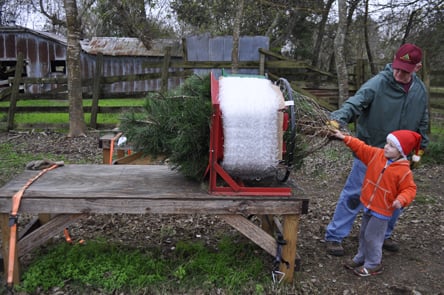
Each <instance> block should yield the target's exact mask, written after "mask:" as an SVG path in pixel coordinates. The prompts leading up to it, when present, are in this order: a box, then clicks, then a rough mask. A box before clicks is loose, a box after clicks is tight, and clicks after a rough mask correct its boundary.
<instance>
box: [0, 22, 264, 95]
mask: <svg viewBox="0 0 444 295" xmlns="http://www.w3.org/2000/svg"><path fill="white" fill-rule="evenodd" d="M80 44H81V48H82V51H81V71H82V79H93V78H94V77H95V76H94V74H95V70H96V63H97V59H98V58H97V57H98V55H99V54H100V55H101V56H102V63H103V66H102V76H103V77H112V76H121V75H137V74H149V73H159V72H160V71H161V68H159V67H151V66H150V65H153V64H161V63H162V62H163V60H164V57H165V52H166V50H167V48H169V52H170V61H171V63H174V62H185V61H188V62H208V61H209V62H211V61H216V62H220V61H230V60H231V50H232V44H233V42H232V37H231V36H217V37H212V36H210V35H209V34H204V35H199V36H190V37H187V38H185V39H183V40H173V39H156V40H153V43H152V48H151V49H149V50H147V49H146V47H145V46H144V45H143V43H142V42H141V41H140V40H139V39H137V38H129V37H125V38H116V37H93V38H92V39H91V40H86V39H85V40H81V42H80ZM268 47H269V38H268V37H264V36H244V37H241V39H240V44H239V60H240V61H259V51H258V49H259V48H263V49H268ZM66 49H67V40H66V38H65V37H64V36H60V35H56V34H53V33H50V32H43V31H35V30H31V29H28V28H24V27H18V26H14V27H0V87H8V86H9V81H8V78H10V77H13V76H14V74H15V65H16V63H17V56H18V53H19V52H22V54H23V56H24V59H25V65H24V69H23V75H22V76H23V77H32V78H49V77H65V76H66V71H67V69H66ZM178 70H180V69H178V68H170V69H169V71H170V72H172V71H178ZM193 70H194V72H196V73H204V72H209V71H215V72H216V75H220V72H221V70H220V69H208V68H203V69H202V68H200V69H199V68H194V69H193ZM239 73H247V74H258V69H240V70H239ZM181 79H182V78H180V77H177V76H174V75H171V76H170V77H169V78H168V88H174V87H176V86H178V85H179V84H180V83H181V82H182V80H181ZM54 87H57V86H56V85H50V84H42V85H36V84H29V85H21V91H22V92H25V93H29V94H39V93H45V92H47V91H49V90H51V89H52V88H54ZM102 87H103V89H102V91H103V92H104V93H137V92H147V91H156V90H160V89H161V81H160V79H151V80H138V81H121V82H115V83H112V84H106V85H103V86H102ZM50 88H51V89H50Z"/></svg>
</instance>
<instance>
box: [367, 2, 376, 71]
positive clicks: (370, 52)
mask: <svg viewBox="0 0 444 295" xmlns="http://www.w3.org/2000/svg"><path fill="white" fill-rule="evenodd" d="M368 1H369V0H365V13H364V40H365V49H366V51H367V58H368V63H369V64H370V71H371V73H372V75H376V74H377V72H378V69H377V68H376V66H375V62H374V60H373V55H372V50H371V47H370V43H369V40H368Z"/></svg>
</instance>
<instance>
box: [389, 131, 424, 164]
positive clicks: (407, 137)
mask: <svg viewBox="0 0 444 295" xmlns="http://www.w3.org/2000/svg"><path fill="white" fill-rule="evenodd" d="M389 140H390V141H391V142H393V143H394V144H395V146H396V148H397V149H398V151H399V152H400V153H401V155H402V156H403V157H404V158H407V156H408V155H409V154H410V153H411V152H413V151H415V154H414V155H413V156H412V161H413V162H419V160H420V159H421V156H420V155H419V150H420V143H421V135H420V134H419V133H417V132H414V131H410V130H397V131H393V132H391V133H389V135H387V141H389Z"/></svg>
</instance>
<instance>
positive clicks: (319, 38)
mask: <svg viewBox="0 0 444 295" xmlns="http://www.w3.org/2000/svg"><path fill="white" fill-rule="evenodd" d="M333 2H335V0H328V1H327V3H326V4H325V7H324V9H323V10H322V19H321V22H320V23H319V32H318V36H317V38H316V43H315V46H314V48H313V58H312V60H311V64H312V65H313V66H315V67H316V68H318V69H320V68H321V59H320V58H319V56H320V54H321V45H322V40H323V39H324V34H325V24H326V23H327V20H328V15H329V14H330V9H331V6H332V5H333Z"/></svg>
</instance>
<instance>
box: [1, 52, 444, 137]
mask: <svg viewBox="0 0 444 295" xmlns="http://www.w3.org/2000/svg"><path fill="white" fill-rule="evenodd" d="M259 52H260V60H259V61H244V62H240V63H239V68H241V69H257V70H258V72H259V74H261V75H265V74H266V75H268V77H269V78H270V79H272V80H276V79H278V78H280V77H285V78H286V79H287V80H289V81H290V83H291V85H292V88H293V89H294V90H296V91H298V92H300V93H302V94H304V95H307V96H310V97H312V98H315V99H317V100H318V102H319V103H320V104H321V105H322V106H324V107H325V108H326V109H328V110H333V109H335V108H336V107H337V101H338V91H337V88H336V85H337V83H336V76H335V75H334V74H331V73H328V72H325V71H320V70H318V69H316V68H314V67H312V66H311V65H309V64H307V63H305V62H301V61H296V60H292V59H288V58H285V57H283V56H281V55H278V54H275V53H273V52H270V51H268V50H264V49H259ZM23 62H24V61H23V57H21V56H19V57H18V60H17V67H16V68H17V70H16V72H15V77H14V78H10V81H9V82H10V85H11V86H10V87H9V88H6V89H5V90H3V91H2V92H1V93H0V101H1V100H7V99H9V101H10V104H9V107H0V111H1V112H5V113H7V114H8V116H7V126H6V129H7V130H11V129H14V116H15V114H16V113H31V112H42V113H69V108H68V106H66V107H65V106H47V107H34V106H33V107H25V106H19V107H18V106H17V101H19V100H32V99H57V100H66V99H67V94H66V90H67V87H66V85H67V78H66V77H54V78H32V77H21V72H20V69H23ZM144 66H145V67H149V68H154V69H158V72H157V73H146V74H131V75H119V76H111V77H104V76H102V75H101V72H102V71H101V67H102V57H101V55H98V56H97V63H96V70H95V77H94V78H93V79H84V80H82V89H84V90H86V91H82V92H83V93H82V94H83V98H91V99H92V105H91V107H86V106H85V107H84V108H83V111H84V113H90V114H91V119H90V122H89V124H88V125H89V127H90V128H93V129H100V128H106V127H110V126H106V125H102V124H98V123H97V115H98V114H99V113H121V112H123V111H125V110H127V109H128V107H120V106H113V107H99V100H100V99H107V98H116V97H119V98H135V97H140V98H141V97H145V96H146V95H147V92H131V93H129V92H121V93H103V88H104V87H103V86H104V85H106V84H112V83H116V82H123V81H142V80H159V81H160V84H161V87H160V91H165V90H167V88H168V79H169V78H171V77H179V78H180V79H186V78H187V77H189V76H190V75H192V74H193V72H194V71H195V70H196V69H205V70H208V71H211V70H214V69H230V68H231V62H230V61H221V62H214V61H211V62H202V61H194V62H191V61H186V60H184V61H172V60H171V59H170V58H169V55H168V50H167V51H166V52H165V57H164V59H163V61H162V62H149V63H146V64H144ZM171 69H174V71H171ZM363 79H364V78H362V77H359V73H353V75H352V76H351V81H354V80H363ZM313 81H315V82H313ZM21 84H26V85H30V84H39V85H50V86H51V87H48V89H53V90H50V91H48V92H45V93H43V94H26V93H20V85H21ZM320 85H323V86H322V87H321V86H320ZM353 85H354V84H353V83H352V84H351V91H352V92H353V91H354V89H355V87H354V86H353ZM432 89H438V90H436V93H432V96H436V98H438V100H436V99H435V100H434V101H437V102H436V103H434V104H435V105H434V107H438V108H444V104H442V103H441V101H443V100H444V94H443V93H442V92H441V91H442V90H441V88H436V87H434V88H432ZM156 91H157V90H156ZM44 125H45V126H33V127H34V128H66V126H67V125H68V124H66V125H65V124H63V125H64V126H48V125H49V124H44ZM23 127H24V128H26V126H23Z"/></svg>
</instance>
